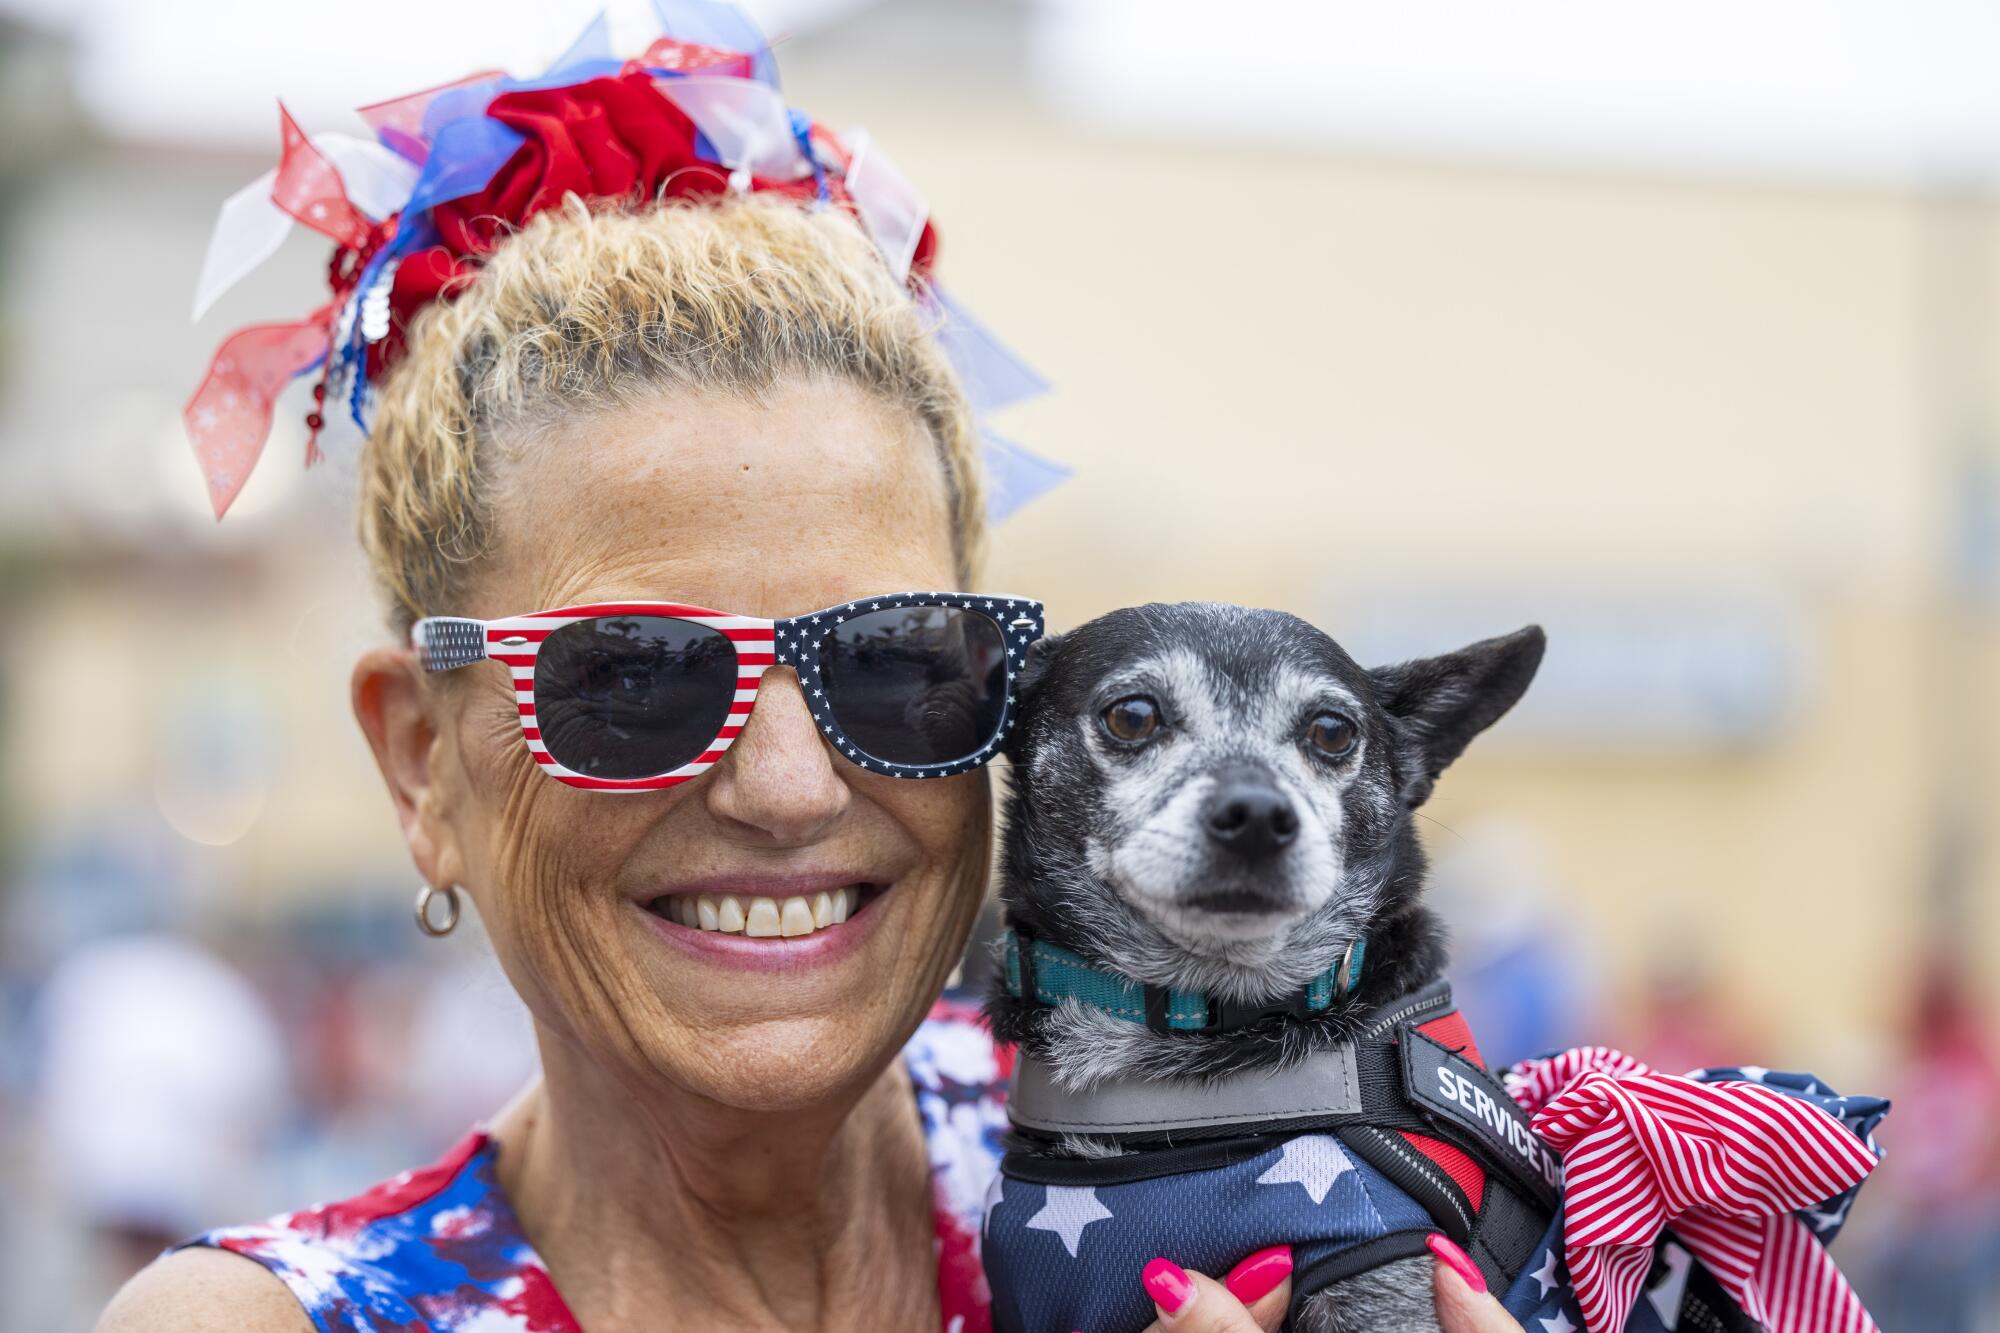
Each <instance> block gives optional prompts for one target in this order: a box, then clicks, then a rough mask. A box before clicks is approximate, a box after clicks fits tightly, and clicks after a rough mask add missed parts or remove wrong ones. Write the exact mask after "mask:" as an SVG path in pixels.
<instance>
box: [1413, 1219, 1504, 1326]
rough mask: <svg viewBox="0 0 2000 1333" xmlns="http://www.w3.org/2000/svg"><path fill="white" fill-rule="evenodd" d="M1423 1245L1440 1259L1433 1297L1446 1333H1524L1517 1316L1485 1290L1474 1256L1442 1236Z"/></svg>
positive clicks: (1433, 1276)
mask: <svg viewBox="0 0 2000 1333" xmlns="http://www.w3.org/2000/svg"><path fill="white" fill-rule="evenodd" d="M1424 1243H1425V1244H1427V1245H1429V1246H1430V1247H1431V1253H1432V1254H1434V1255H1436V1256H1437V1261H1436V1262H1435V1263H1433V1264H1432V1265H1431V1295H1432V1297H1433V1298H1434V1299H1436V1301H1437V1312H1438V1327H1439V1328H1442V1329H1443V1330H1444V1333H1521V1326H1520V1325H1519V1324H1517V1323H1515V1322H1514V1316H1513V1315H1510V1314H1508V1313H1507V1312H1506V1311H1505V1310H1504V1309H1502V1308H1501V1307H1500V1302H1499V1301H1496V1300H1494V1299H1493V1295H1492V1293H1491V1292H1489V1291H1487V1290H1486V1279H1485V1278H1484V1277H1483V1276H1481V1274H1480V1272H1479V1266H1478V1265H1477V1264H1475V1263H1473V1262H1472V1256H1471V1255H1469V1254H1467V1253H1466V1252H1465V1251H1464V1250H1461V1249H1460V1248H1459V1247H1458V1246H1456V1245H1454V1244H1452V1243H1451V1242H1450V1241H1449V1240H1446V1239H1445V1238H1444V1237H1443V1236H1435V1235H1434V1236H1432V1237H1430V1239H1429V1240H1427V1241H1425V1242H1424Z"/></svg>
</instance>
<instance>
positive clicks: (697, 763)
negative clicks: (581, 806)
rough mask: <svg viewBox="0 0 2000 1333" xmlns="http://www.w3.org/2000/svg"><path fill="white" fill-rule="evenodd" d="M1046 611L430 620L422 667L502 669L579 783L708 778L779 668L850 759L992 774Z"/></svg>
mask: <svg viewBox="0 0 2000 1333" xmlns="http://www.w3.org/2000/svg"><path fill="white" fill-rule="evenodd" d="M1041 636H1042V604H1041V603H1040V602H1032V601H1029V600H1027V599H1026V598H1022V597H990V596H985V595H981V594H974V593H965V592H904V593H894V594H891V595H888V596H884V597H864V598H861V599H859V600H857V601H852V602H847V603H845V604H843V605H840V606H831V607H828V608H827V609H826V610H824V611H816V612H814V613H812V614H811V615H804V616H794V617H792V618H791V619H789V620H762V619H759V618H757V617H755V616H739V615H731V614H730V613H729V612H726V611H710V610H708V609H706V608H704V607H699V606H683V605H681V604H679V603H677V602H608V603H601V604H597V605H592V606H570V607H563V608H561V609H559V610H554V611H535V612H531V613H529V614H527V615H524V616H510V617H508V618H507V619H505V620H468V619H465V618H463V617H459V616H426V617H425V618H424V619H422V620H419V621H418V622H417V623H416V624H415V625H413V626H411V628H410V643H411V646H412V647H414V648H415V649H416V650H417V656H418V659H419V660H420V661H421V662H422V663H423V667H424V670H426V671H454V670H457V669H458V668H459V667H463V666H470V665H471V664H473V663H474V662H483V661H494V662H502V663H505V664H506V666H507V668H508V670H510V671H511V672H512V673H513V676H514V699H515V703H516V704H517V706H518V708H519V710H520V714H521V734H522V735H523V736H525V737H526V738H527V741H528V750H529V751H530V753H532V754H533V755H534V757H535V762H536V763H538V764H540V765H541V766H542V771H543V772H545V773H547V774H548V775H549V776H550V777H552V778H555V779H557V780H558V781H560V782H566V783H568V784H569V785H570V786H572V787H587V788H591V789H594V790H600V791H651V790H655V789H657V788H661V787H672V786H674V785H676V784H678V783H682V782H686V781H687V780H688V779H689V778H692V777H696V776H699V775H700V774H702V773H704V772H706V771H707V770H708V769H709V768H710V767H711V766H712V765H713V764H714V763H715V762H716V760H718V759H720V758H721V757H722V754H723V751H725V750H727V749H728V748H729V746H730V743H731V742H732V741H734V740H735V739H736V736H737V733H739V732H741V731H742V730H743V724H744V723H745V722H746V721H747V720H748V719H749V717H750V710H751V709H752V708H753V707H755V706H756V703H757V691H758V688H759V686H760V685H761V683H762V681H763V678H764V672H765V671H766V670H767V669H768V668H770V667H773V666H788V667H791V668H792V669H793V670H794V671H796V672H797V673H798V678H799V687H800V689H801V690H802V691H803V692H804V694H805V699H806V704H807V706H808V707H810V708H811V709H812V715H813V720H814V721H816V722H817V723H818V724H819V729H820V731H821V732H822V733H824V734H825V736H826V738H827V740H828V741H829V742H830V743H831V744H832V745H833V748H834V749H836V750H838V751H839V752H840V753H841V754H842V755H844V756H845V757H846V758H847V759H849V760H850V761H852V762H853V763H856V764H859V765H860V766H861V767H863V768H865V769H867V770H869V771H870V772H875V773H887V774H888V775H890V776H891V777H898V778H942V777H950V776H951V775H953V774H955V773H964V772H967V771H969V770H971V769H974V768H977V767H979V766H980V765H981V764H984V763H986V762H987V761H988V760H990V759H991V758H992V757H993V756H994V755H995V754H996V753H998V752H999V749H1000V745H1001V742H1002V741H1004V740H1005V739H1006V736H1007V733H1008V731H1010V730H1011V729H1012V728H1013V725H1014V719H1015V713H1016V707H1015V698H1014V682H1015V681H1016V680H1017V679H1018V678H1019V676H1020V672H1021V666H1022V663H1023V662H1025V661H1026V659H1027V656H1028V647H1029V645H1030V644H1032V643H1034V642H1035V640H1037V639H1039V638H1041Z"/></svg>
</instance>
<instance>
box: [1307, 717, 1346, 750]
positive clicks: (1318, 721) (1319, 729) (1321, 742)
mask: <svg viewBox="0 0 2000 1333" xmlns="http://www.w3.org/2000/svg"><path fill="white" fill-rule="evenodd" d="M1356 735H1357V733H1356V731H1355V727H1354V724H1353V723H1352V722H1350V721H1348V720H1347V719H1346V718H1344V717H1342V716H1341V715H1340V714H1338V713H1321V714H1320V715H1319V716H1318V717H1316V718H1314V719H1313V720H1312V725H1311V726H1309V727H1307V728H1306V739H1307V740H1309V741H1311V742H1312V744H1313V748H1314V749H1315V750H1318V751H1319V752H1320V753H1321V754H1323V755H1325V756H1326V757H1327V758H1329V759H1340V758H1343V757H1345V756H1346V754H1347V752H1348V751H1349V750H1352V749H1353V748H1354V740H1355V736H1356Z"/></svg>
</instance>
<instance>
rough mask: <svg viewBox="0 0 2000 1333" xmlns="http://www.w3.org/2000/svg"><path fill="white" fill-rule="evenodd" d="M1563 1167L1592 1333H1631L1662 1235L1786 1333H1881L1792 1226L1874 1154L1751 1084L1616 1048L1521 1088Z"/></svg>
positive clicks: (1538, 1073)
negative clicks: (1705, 1076) (1656, 1065)
mask: <svg viewBox="0 0 2000 1333" xmlns="http://www.w3.org/2000/svg"><path fill="white" fill-rule="evenodd" d="M1508 1087H1509V1091H1511V1092H1512V1093H1513V1094H1514V1098H1515V1100H1516V1101H1518V1102H1520V1103H1521V1105H1522V1106H1523V1107H1524V1108H1525V1109H1526V1110H1528V1111H1529V1112H1530V1113H1531V1114H1532V1115H1533V1116H1534V1127H1535V1132H1536V1133H1537V1134H1539V1135H1541V1136H1542V1138H1543V1139H1545V1140H1546V1141H1547V1142H1548V1144H1549V1146H1550V1147H1551V1148H1553V1149H1554V1150H1555V1151H1556V1152H1557V1153H1558V1154H1560V1155H1561V1157H1562V1161H1563V1210H1564V1215H1563V1258H1564V1261H1565V1262H1566V1263H1567V1264H1568V1266H1569V1274H1570V1281H1571V1285H1572V1286H1573V1287H1574V1289H1575V1291H1576V1298H1577V1303H1578V1304H1579V1305H1580V1306H1581V1307H1582V1309H1583V1316H1584V1324H1585V1326H1586V1327H1587V1328H1588V1329H1589V1333H1619V1330H1622V1329H1623V1328H1624V1326H1625V1321H1626V1318H1627V1316H1628V1315H1630V1313H1631V1311H1632V1307H1633V1304H1634V1302H1635V1301H1637V1299H1638V1297H1639V1290H1640V1286H1641V1284H1642V1283H1643V1282H1644V1281H1645V1278H1646V1273H1647V1270H1648V1268H1649V1267H1650V1266H1651V1264H1652V1257H1653V1246H1654V1243H1655V1242H1656V1241H1657V1240H1658V1239H1659V1235H1660V1232H1661V1231H1662V1230H1664V1229H1666V1228H1668V1227H1671V1228H1672V1230H1673V1233H1674V1235H1675V1236H1676V1237H1677V1238H1678V1239H1679V1240H1680V1241H1681V1242H1682V1243H1683V1244H1685V1245H1686V1246H1687V1248H1688V1249H1689V1250H1690V1251H1692V1252H1693V1253H1694V1255H1695V1257H1696V1258H1697V1259H1699V1260H1701V1262H1702V1264H1703V1265H1704V1266H1705V1267H1706V1268H1708V1270H1709V1271H1710V1272H1711V1273H1713V1274H1714V1275H1715V1277H1716V1279H1717V1280H1718V1281H1719V1282H1720V1283H1721V1284H1722V1287H1723V1289H1724V1290H1725V1291H1727V1292H1728V1293H1729V1295H1730V1296H1731V1297H1732V1298H1733V1299H1734V1300H1735V1301H1736V1302H1737V1304H1739V1305H1740V1306H1741V1307H1742V1308H1743V1311H1744V1313H1745V1314H1747V1315H1749V1316H1750V1317H1751V1318H1752V1319H1755V1320H1756V1321H1757V1322H1758V1323H1760V1324H1762V1325H1763V1326H1764V1327H1765V1328H1767V1329H1770V1330H1772V1333H1822V1331H1825V1333H1834V1331H1837V1333H1875V1322H1874V1320H1872V1319H1870V1318H1869V1316H1868V1312H1867V1310H1865V1309H1864V1308H1862V1305H1861V1300H1860V1298H1859V1297H1858V1296H1856V1295H1855V1293H1854V1291H1853V1289H1852V1288H1851V1287H1849V1286H1848V1285H1847V1280H1846V1278H1844V1277H1842V1276H1841V1273H1840V1269H1839V1268H1838V1267H1837V1266H1836V1265H1835V1264H1834V1262H1833V1259H1832V1258H1831V1257H1830V1256H1829V1255H1828V1254H1827V1252H1826V1248H1825V1247H1824V1246H1823V1245H1821V1244H1820V1242H1819V1240H1818V1239H1817V1238H1816V1237H1814V1236H1813V1234H1812V1232H1811V1231H1810V1230H1809V1229H1808V1228H1807V1227H1806V1225H1805V1223H1804V1222H1802V1221H1800V1220H1799V1219H1798V1218H1797V1217H1795V1216H1793V1213H1794V1212H1795V1211H1796V1210H1798V1209H1801V1208H1810V1207H1813V1206H1814V1205H1816V1204H1818V1203H1821V1202H1822V1201H1824V1200H1826V1199H1829V1198H1832V1197H1833V1196H1835V1195H1837V1194H1839V1193H1841V1192H1842V1191H1843V1190H1846V1189H1847V1188H1849V1187H1850V1186H1852V1185H1855V1184H1857V1183H1858V1182H1859V1181H1860V1180H1861V1179H1862V1178H1863V1177H1865V1176H1866V1175H1867V1174H1868V1173H1869V1172H1870V1171H1871V1170H1873V1169H1874V1167H1875V1162H1876V1158H1875V1154H1874V1153H1872V1152H1870V1151H1869V1150H1868V1148H1867V1147H1866V1146H1865V1145H1864V1144H1863V1143H1862V1142H1861V1141H1860V1139H1858V1138H1856V1137H1855V1136H1854V1134H1852V1133H1851V1132H1849V1130H1848V1129H1847V1127H1846V1126H1845V1125H1843V1124H1841V1123H1840V1121H1839V1120H1837V1119H1835V1118H1834V1117H1833V1116H1831V1115H1829V1114H1827V1113H1826V1112H1825V1111H1823V1110H1821V1109H1820V1108H1819V1107H1817V1106H1814V1105H1812V1104H1810V1103H1808V1102H1805V1101H1801V1100H1800V1099H1798V1098H1796V1097H1788V1096H1786V1095H1785V1094H1784V1093H1782V1092H1778V1091H1776V1090H1775V1089H1772V1088H1767V1087H1764V1086H1762V1085H1761V1084H1757V1083H1751V1082H1747V1081H1735V1080H1732V1081H1724V1082H1716V1083H1702V1082H1697V1081H1696V1080H1694V1079H1691V1078H1681V1077H1677V1076H1675V1075H1672V1074H1660V1073H1655V1072H1654V1071H1653V1070H1652V1069H1650V1068H1648V1067H1647V1066H1646V1065H1645V1064H1643V1063H1641V1062H1640V1061H1638V1060H1635V1059H1633V1058H1632V1057H1630V1056H1628V1055H1625V1054H1624V1053H1623V1052H1620V1051H1615V1050H1612V1049H1610V1048H1609V1047H1604V1046H1591V1047H1580V1048H1577V1049H1573V1050H1568V1051H1564V1052H1563V1053H1562V1054H1561V1055H1558V1056H1555V1057H1553V1058H1552V1059H1549V1060H1540V1061H1530V1062H1527V1063H1525V1064H1524V1065H1521V1066H1517V1068H1516V1074H1515V1076H1514V1077H1512V1078H1510V1079H1509V1081H1508Z"/></svg>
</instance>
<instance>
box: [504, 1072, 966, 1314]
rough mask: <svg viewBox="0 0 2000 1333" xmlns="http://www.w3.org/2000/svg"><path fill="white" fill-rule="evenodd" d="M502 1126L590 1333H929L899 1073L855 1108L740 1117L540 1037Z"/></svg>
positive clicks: (923, 1255) (567, 1291)
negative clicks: (645, 1087) (620, 1076)
mask: <svg viewBox="0 0 2000 1333" xmlns="http://www.w3.org/2000/svg"><path fill="white" fill-rule="evenodd" d="M543 1036H544V1040H543V1041H542V1043H541V1046H542V1055H543V1069H544V1078H543V1080H542V1081H541V1082H540V1083H538V1084H536V1085H535V1086H534V1087H533V1088H531V1089H530V1090H529V1091H528V1092H526V1093H524V1094H523V1095H522V1096H521V1097H520V1098H519V1099H517V1100H516V1101H515V1102H514V1103H513V1104H512V1105H511V1106H509V1107H508V1108H507V1109H506V1110H505V1111H503V1112H502V1113H501V1115H500V1116H499V1117H498V1118H497V1119H496V1121H495V1124H494V1137H495V1139H496V1140H497V1141H498V1143H499V1149H500V1151H499V1158H498V1171H499V1175H500V1181H501V1185H502V1187H503V1188H504V1189H505V1190H506V1192H507V1196H508V1198H509V1200H510V1202H511V1203H512V1205H513V1207H514V1210H515V1212H516V1213H517V1214H518V1215H519V1217H520V1219H521V1225H522V1228H523V1229H524V1230H525V1232H526V1233H527V1235H528V1238H529V1240H530V1241H531V1242H532V1243H533V1244H534V1246H535V1248H536V1250H537V1251H538V1252H539V1253H540V1254H541V1257H542V1260H543V1262H544V1263H546V1264H547V1265H548V1269H549V1272H550V1275H551V1277H552V1278H553V1279H554V1280H555V1283H556V1286H557V1287H558V1288H559V1289H560V1290H561V1292H562V1294H563V1299H564V1300H565V1301H566V1302H567V1303H568V1305H569V1307H570V1309H571V1312H572V1313H574V1314H575V1315H576V1317H577V1319H578V1320H579V1321H580V1322H581V1323H582V1324H583V1325H584V1326H585V1327H587V1328H589V1329H590V1330H591V1333H620V1331H621V1330H636V1329H653V1328H659V1327H662V1326H670V1327H686V1328H742V1329H767V1328H769V1329H775V1328H792V1329H802V1328H813V1329H822V1328H823V1329H829V1330H839V1329H846V1328H854V1329H863V1328H865V1329H894V1330H902V1329H912V1330H922V1329H935V1328H936V1327H937V1326H938V1316H937V1289H936V1271H935V1258H934V1241H933V1237H934V1231H933V1221H932V1215H931V1203H930V1189H929V1166H928V1156H927V1153H926V1151H925V1148H924V1140H923V1125H922V1121H921V1119H920V1118H919V1115H918V1112H917V1108H916V1101H915V1098H914V1095H913V1093H912V1091H911V1088H910V1080H909V1075H908V1073H907V1072H906V1071H905V1070H904V1068H903V1063H902V1061H901V1060H900V1059H899V1060H895V1061H892V1062H891V1063H890V1065H889V1067H888V1068H887V1069H885V1070H884V1071H883V1072H882V1074H881V1076H880V1077H878V1078H877V1079H876V1080H875V1081H874V1083H873V1084H872V1085H870V1086H869V1087H868V1088H866V1089H865V1090H864V1091H862V1092H861V1093H860V1095H859V1097H858V1098H857V1099H854V1100H852V1101H851V1102H845V1103H842V1104H838V1105H830V1106H825V1107H814V1108H811V1109H809V1110H804V1111H798V1112H787V1113H783V1114H773V1113H757V1112H744V1111H740V1110H736V1109H733V1108H730V1107H726V1106H721V1105H719V1104H717V1103H715V1102H712V1101H708V1100H706V1099H703V1098H700V1097H697V1096H694V1095H692V1094H689V1093H686V1092H683V1091H680V1090H678V1089H670V1088H656V1089H651V1090H649V1091H648V1092H647V1093H646V1094H644V1095H639V1094H637V1093H635V1091H634V1090H633V1089H632V1088H631V1087H630V1086H628V1085H626V1084H624V1083H621V1082H620V1081H618V1080H617V1079H615V1078H614V1077H612V1076H611V1075H610V1074H609V1073H608V1072H607V1071H605V1070H604V1069H603V1068H602V1067H601V1066H599V1065H597V1064H596V1063H595V1062H594V1061H591V1060H590V1059H589V1058H588V1057H586V1056H584V1055H583V1054H582V1053H580V1052H578V1051H576V1050H575V1049H574V1048H573V1047H571V1046H569V1045H568V1044H567V1043H566V1042H563V1041H562V1040H560V1039H548V1036H547V1034H543Z"/></svg>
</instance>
